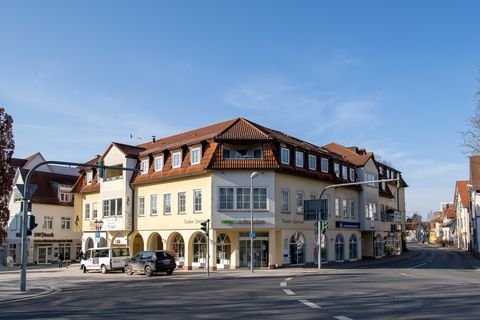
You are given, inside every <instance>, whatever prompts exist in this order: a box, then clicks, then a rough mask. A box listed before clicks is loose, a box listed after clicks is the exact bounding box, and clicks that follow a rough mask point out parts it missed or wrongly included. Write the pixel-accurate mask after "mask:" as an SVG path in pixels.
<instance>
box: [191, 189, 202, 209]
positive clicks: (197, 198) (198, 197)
mask: <svg viewBox="0 0 480 320" xmlns="http://www.w3.org/2000/svg"><path fill="white" fill-rule="evenodd" d="M193 211H194V212H201V211H202V190H193Z"/></svg>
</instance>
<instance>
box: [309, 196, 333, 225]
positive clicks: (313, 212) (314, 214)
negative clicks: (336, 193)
mask: <svg viewBox="0 0 480 320" xmlns="http://www.w3.org/2000/svg"><path fill="white" fill-rule="evenodd" d="M326 204H327V200H326V199H322V200H320V199H316V200H305V201H304V202H303V208H304V214H303V220H305V221H316V220H326V219H327V215H328V212H327V209H328V207H327V206H326ZM318 215H320V217H319V216H318Z"/></svg>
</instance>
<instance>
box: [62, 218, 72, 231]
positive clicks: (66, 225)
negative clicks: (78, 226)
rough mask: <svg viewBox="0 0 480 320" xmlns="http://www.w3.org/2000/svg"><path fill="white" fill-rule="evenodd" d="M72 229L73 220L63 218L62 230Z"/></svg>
mask: <svg viewBox="0 0 480 320" xmlns="http://www.w3.org/2000/svg"><path fill="white" fill-rule="evenodd" d="M71 228H72V218H70V217H62V218H61V220H60V229H62V230H71Z"/></svg>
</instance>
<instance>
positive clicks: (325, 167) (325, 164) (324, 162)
mask: <svg viewBox="0 0 480 320" xmlns="http://www.w3.org/2000/svg"><path fill="white" fill-rule="evenodd" d="M322 172H325V173H328V159H327V158H322Z"/></svg>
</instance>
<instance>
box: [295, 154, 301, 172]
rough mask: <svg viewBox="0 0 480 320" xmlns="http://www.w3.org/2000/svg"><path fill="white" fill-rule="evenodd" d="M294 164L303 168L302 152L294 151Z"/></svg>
mask: <svg viewBox="0 0 480 320" xmlns="http://www.w3.org/2000/svg"><path fill="white" fill-rule="evenodd" d="M295 166H297V167H299V168H303V152H301V151H295Z"/></svg>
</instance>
